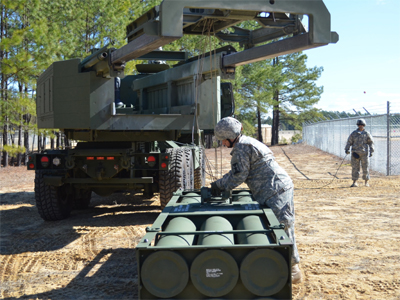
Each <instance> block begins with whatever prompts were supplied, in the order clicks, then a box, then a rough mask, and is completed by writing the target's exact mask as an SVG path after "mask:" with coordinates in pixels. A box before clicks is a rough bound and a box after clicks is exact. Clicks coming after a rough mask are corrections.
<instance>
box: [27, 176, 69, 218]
mask: <svg viewBox="0 0 400 300" xmlns="http://www.w3.org/2000/svg"><path fill="white" fill-rule="evenodd" d="M44 175H47V174H46V173H45V172H43V171H36V173H35V200H36V207H37V209H38V212H39V215H40V216H41V217H42V219H43V220H45V221H57V220H62V219H65V218H67V217H68V216H69V214H70V212H71V210H72V199H71V197H69V196H68V194H67V191H66V187H65V185H63V186H60V187H58V186H50V185H47V184H45V183H44V180H43V176H44Z"/></svg>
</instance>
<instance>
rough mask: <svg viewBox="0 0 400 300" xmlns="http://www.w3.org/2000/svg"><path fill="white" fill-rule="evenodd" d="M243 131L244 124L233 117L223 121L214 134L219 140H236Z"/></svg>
mask: <svg viewBox="0 0 400 300" xmlns="http://www.w3.org/2000/svg"><path fill="white" fill-rule="evenodd" d="M241 131H242V123H240V122H239V121H238V120H236V119H235V118H232V117H226V118H223V119H221V120H220V121H219V122H218V123H217V125H216V126H215V130H214V134H215V137H216V138H217V139H218V140H221V141H222V140H234V139H236V138H237V137H238V135H239V134H240V132H241Z"/></svg>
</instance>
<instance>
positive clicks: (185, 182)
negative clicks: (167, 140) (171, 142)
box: [159, 148, 194, 209]
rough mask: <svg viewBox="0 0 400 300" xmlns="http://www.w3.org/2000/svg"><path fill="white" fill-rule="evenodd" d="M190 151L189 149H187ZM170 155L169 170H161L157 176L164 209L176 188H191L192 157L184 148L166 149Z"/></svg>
mask: <svg viewBox="0 0 400 300" xmlns="http://www.w3.org/2000/svg"><path fill="white" fill-rule="evenodd" d="M189 151H190V150H189ZM167 153H168V154H169V157H170V169H169V171H161V172H160V176H159V188H160V204H161V209H164V208H165V206H166V205H167V204H168V202H169V200H171V198H172V194H173V193H174V192H176V191H177V190H178V189H180V188H181V189H191V188H192V187H193V179H192V178H193V176H192V175H191V174H193V173H194V172H193V158H192V154H191V151H190V154H189V153H188V152H187V150H186V149H182V148H172V149H167Z"/></svg>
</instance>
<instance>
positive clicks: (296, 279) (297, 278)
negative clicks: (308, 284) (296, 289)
mask: <svg viewBox="0 0 400 300" xmlns="http://www.w3.org/2000/svg"><path fill="white" fill-rule="evenodd" d="M302 281H303V275H302V274H301V270H300V268H299V264H295V265H293V266H292V284H296V283H300V282H302Z"/></svg>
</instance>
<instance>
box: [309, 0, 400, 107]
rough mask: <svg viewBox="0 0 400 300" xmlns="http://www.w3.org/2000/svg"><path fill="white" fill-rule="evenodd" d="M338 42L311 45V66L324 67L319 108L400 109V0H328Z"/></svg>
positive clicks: (333, 28) (318, 82) (326, 1)
mask: <svg viewBox="0 0 400 300" xmlns="http://www.w3.org/2000/svg"><path fill="white" fill-rule="evenodd" d="M323 1H324V3H325V6H326V7H327V8H328V10H329V12H330V14H331V31H336V32H337V33H338V34H339V41H338V42H337V43H336V44H328V45H326V46H323V47H319V48H315V49H311V50H307V51H305V52H304V53H305V54H307V56H308V60H307V65H308V67H314V66H318V67H323V68H324V71H323V72H322V75H321V77H320V79H318V81H317V85H318V86H324V93H323V94H322V95H321V100H320V101H319V103H318V104H317V105H315V106H316V107H317V108H320V109H324V110H333V111H346V112H354V111H353V109H355V110H356V111H362V112H365V110H364V109H363V107H364V108H365V109H366V110H367V111H369V112H370V113H371V114H373V113H385V112H386V107H387V101H390V102H391V105H390V106H391V111H393V112H396V111H397V112H399V113H400V0H323Z"/></svg>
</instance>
